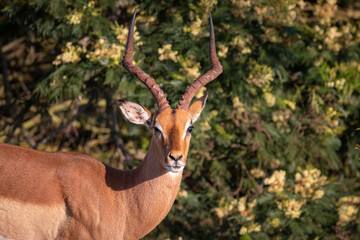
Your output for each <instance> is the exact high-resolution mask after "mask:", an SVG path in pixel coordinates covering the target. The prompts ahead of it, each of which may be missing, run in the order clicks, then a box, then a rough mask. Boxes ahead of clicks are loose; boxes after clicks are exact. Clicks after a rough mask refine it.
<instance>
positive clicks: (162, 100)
mask: <svg viewBox="0 0 360 240" xmlns="http://www.w3.org/2000/svg"><path fill="white" fill-rule="evenodd" d="M136 10H137V9H135V11H134V14H133V16H132V18H131V23H130V27H129V33H128V38H127V43H126V50H125V55H124V58H123V60H122V65H123V67H124V68H125V69H126V70H128V71H129V72H130V73H131V74H132V75H134V76H135V77H137V78H138V79H139V80H140V81H141V82H142V83H144V84H145V86H146V87H147V88H148V89H149V90H150V92H151V94H152V95H153V96H154V98H155V100H156V103H157V105H158V107H159V110H160V111H161V110H164V109H166V108H169V107H170V105H169V102H168V101H167V100H166V96H165V94H164V92H163V91H162V90H161V88H160V87H159V85H158V84H157V83H155V80H154V79H153V78H152V77H150V75H149V74H147V73H146V72H144V71H143V70H141V69H140V68H139V67H137V66H135V65H134V64H133V52H134V51H133V47H134V25H135V17H136Z"/></svg>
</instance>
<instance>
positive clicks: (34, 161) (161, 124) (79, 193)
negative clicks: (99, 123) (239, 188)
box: [0, 10, 222, 240]
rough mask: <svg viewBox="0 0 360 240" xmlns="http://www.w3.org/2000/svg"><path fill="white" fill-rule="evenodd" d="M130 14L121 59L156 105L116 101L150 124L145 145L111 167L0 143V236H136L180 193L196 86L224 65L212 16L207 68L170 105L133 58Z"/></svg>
mask: <svg viewBox="0 0 360 240" xmlns="http://www.w3.org/2000/svg"><path fill="white" fill-rule="evenodd" d="M135 15H136V10H135V12H134V15H133V17H132V20H131V24H130V28H129V35H128V39H127V46H126V52H125V56H124V58H123V66H124V67H125V68H126V69H127V70H128V71H129V72H130V73H131V74H133V75H134V76H135V77H137V78H138V79H139V80H140V81H141V82H143V83H144V84H145V85H146V86H147V87H148V89H149V90H150V92H151V93H152V95H153V96H154V97H155V99H156V102H157V105H158V108H159V110H158V111H157V112H155V113H151V112H150V111H149V110H147V109H146V108H145V107H143V106H141V105H139V104H137V103H134V102H129V101H125V100H118V104H119V107H120V109H121V111H122V113H123V115H124V117H125V118H126V119H128V120H129V121H130V122H132V123H135V124H143V125H146V126H148V127H149V128H150V129H152V130H153V136H152V139H151V143H150V147H149V151H148V153H147V155H146V157H145V159H144V160H143V162H142V164H141V165H140V166H139V167H138V168H136V169H134V170H131V171H120V170H117V169H114V168H111V167H109V166H107V165H105V164H103V163H101V162H99V161H97V160H95V159H93V158H91V157H89V156H87V155H83V154H73V153H64V152H54V153H48V152H42V151H36V150H31V149H25V148H21V147H17V146H13V145H8V144H0V239H1V238H5V239H16V240H22V239H24V240H28V239H36V240H39V239H100V240H107V239H139V238H141V237H143V236H145V235H146V234H147V233H149V232H150V231H151V230H152V229H154V228H155V227H156V226H157V225H158V224H159V223H160V222H161V221H162V219H164V217H165V216H166V215H167V213H168V212H169V210H170V208H171V206H172V205H173V203H174V200H175V197H176V194H177V192H178V189H179V186H180V182H181V177H182V171H183V169H184V166H185V164H186V158H187V154H188V149H189V142H190V138H191V130H192V129H193V123H194V122H195V121H196V120H197V119H198V117H199V115H200V113H201V111H202V109H203V107H204V105H205V102H206V99H207V94H206V95H205V96H203V97H201V98H200V99H198V100H196V101H195V102H194V103H193V104H192V105H191V106H190V107H189V105H190V102H191V100H192V98H193V97H194V95H195V94H196V92H197V91H198V90H199V89H200V88H201V87H202V86H204V85H205V84H207V83H208V82H210V81H212V80H214V79H215V78H216V77H217V76H218V75H219V74H220V73H221V72H222V66H221V64H220V62H219V61H218V59H217V56H216V49H215V39H214V29H213V23H212V19H211V15H210V58H211V65H212V69H211V70H210V71H208V72H207V73H205V74H204V75H202V76H201V77H200V78H198V79H196V80H195V81H194V83H193V84H192V85H191V86H190V87H189V88H188V89H187V90H186V91H185V93H184V95H183V96H182V99H181V100H180V102H179V105H178V107H177V108H176V109H171V107H170V105H169V103H168V101H167V100H166V97H165V95H164V93H163V91H162V90H161V89H160V88H159V85H157V84H156V83H155V81H154V79H153V78H151V77H150V76H149V75H148V74H146V73H145V72H144V71H142V70H141V69H140V68H138V67H137V66H134V65H133V34H134V22H135Z"/></svg>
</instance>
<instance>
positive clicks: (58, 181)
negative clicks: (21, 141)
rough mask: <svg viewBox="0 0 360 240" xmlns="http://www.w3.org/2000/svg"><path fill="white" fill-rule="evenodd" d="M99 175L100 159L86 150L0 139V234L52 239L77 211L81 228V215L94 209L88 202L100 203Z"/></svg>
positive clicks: (93, 215) (101, 171)
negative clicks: (53, 149)
mask: <svg viewBox="0 0 360 240" xmlns="http://www.w3.org/2000/svg"><path fill="white" fill-rule="evenodd" d="M104 176H105V167H104V165H103V164H101V163H100V162H98V161H96V160H95V159H93V158H91V157H88V156H86V155H81V154H71V153H60V152H59V153H47V152H42V151H36V150H31V149H26V148H22V147H17V146H12V145H9V144H3V143H0V237H2V238H5V239H17V240H20V239H57V238H59V237H61V235H59V234H60V232H61V230H64V229H66V228H67V227H69V226H70V225H71V221H74V220H76V217H77V215H79V214H82V215H83V216H78V217H79V221H80V224H79V226H80V227H79V230H78V232H79V234H80V233H81V227H85V225H86V224H85V223H84V224H83V223H81V221H85V220H86V221H88V222H89V220H92V219H89V218H96V215H98V214H97V213H96V209H95V208H94V207H93V206H94V205H97V204H99V202H98V201H96V199H97V198H98V196H99V192H100V191H102V189H104V186H101V184H102V182H104V181H101V179H104ZM105 189H106V188H105ZM84 193H86V194H84ZM75 196H76V198H75ZM87 198H88V199H87ZM85 203H86V204H85ZM80 205H81V208H80ZM76 209H83V211H82V213H79V212H76ZM84 214H85V215H84ZM74 217H75V218H74ZM94 222H96V221H94ZM86 227H87V226H86ZM85 232H86V231H85ZM29 234H32V235H29ZM81 234H85V233H81ZM64 237H65V236H64ZM74 237H75V236H74ZM83 237H85V236H83ZM91 238H92V237H90V239H91ZM82 239H85V238H82Z"/></svg>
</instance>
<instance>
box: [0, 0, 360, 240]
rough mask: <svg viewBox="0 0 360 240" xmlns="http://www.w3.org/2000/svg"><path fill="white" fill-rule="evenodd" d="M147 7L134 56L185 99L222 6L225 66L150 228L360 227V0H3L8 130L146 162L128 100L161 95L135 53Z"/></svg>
mask: <svg viewBox="0 0 360 240" xmlns="http://www.w3.org/2000/svg"><path fill="white" fill-rule="evenodd" d="M135 7H138V8H139V10H138V11H139V12H138V16H137V19H136V35H135V40H136V48H135V57H134V59H135V62H136V64H137V65H139V66H140V67H141V68H142V69H143V70H145V71H146V72H148V73H149V74H150V75H152V76H153V77H154V78H155V79H156V81H157V82H158V83H159V84H160V85H161V87H162V88H163V89H164V91H165V92H166V93H167V96H168V99H169V101H170V102H171V103H172V104H173V106H175V105H176V103H177V101H178V99H179V98H180V96H181V95H182V93H183V92H184V90H185V89H186V87H187V85H188V84H189V83H191V82H192V81H193V80H194V79H195V78H196V77H198V76H200V75H201V74H202V73H204V72H206V71H207V70H208V69H209V68H210V61H209V55H208V54H209V53H208V37H209V26H208V14H209V13H210V12H211V13H212V16H213V19H214V25H215V34H216V41H217V49H218V55H219V59H220V61H221V63H222V65H223V67H224V73H223V74H222V75H221V76H220V77H219V78H218V79H217V80H215V81H214V82H212V83H210V84H209V85H208V86H206V91H208V92H209V93H210V97H209V100H208V103H207V106H206V108H205V110H204V112H203V114H202V116H201V119H200V120H199V122H198V123H196V126H195V127H196V128H195V130H194V132H193V139H192V143H191V147H190V154H189V158H188V165H187V167H186V169H185V171H184V176H183V182H182V185H181V189H180V192H179V195H178V198H177V200H176V202H175V205H174V206H173V208H172V210H171V212H170V214H169V215H168V217H167V218H166V219H165V220H164V221H163V222H162V223H161V225H160V226H158V227H157V228H156V229H155V230H154V231H153V232H152V233H151V234H150V235H149V236H147V237H146V238H145V239H359V236H360V211H359V207H360V195H359V192H360V160H359V151H358V150H359V145H357V144H358V143H360V136H359V131H358V130H357V128H359V120H360V112H359V110H360V96H359V95H360V62H359V58H360V21H359V19H360V3H359V2H358V1H356V0H339V1H337V0H311V1H304V0H280V1H274V0H271V1H263V0H222V1H220V0H187V1H175V0H167V1H165V0H157V1H151V0H145V1H138V2H135V1H131V0H95V1H86V0H74V1H70V0H51V1H50V0H49V1H47V0H13V1H6V0H5V1H1V3H0V8H1V15H0V30H1V37H0V45H1V46H0V49H1V51H0V61H1V75H0V116H1V117H0V142H8V143H11V144H16V145H21V146H25V147H29V148H35V149H41V150H45V151H58V150H62V151H72V152H80V153H86V154H89V155H91V156H93V157H95V158H97V159H98V160H100V161H103V162H105V163H107V164H110V165H112V166H115V167H118V168H120V169H131V168H134V167H136V166H137V165H138V164H139V163H140V161H141V159H142V158H143V157H144V155H145V153H146V151H147V148H148V145H149V141H150V137H151V133H150V132H149V131H148V130H147V129H145V127H140V126H134V125H131V124H130V123H128V122H125V121H124V120H123V119H122V118H121V116H120V112H119V110H118V109H117V106H116V101H115V100H116V99H118V98H126V99H128V100H132V101H136V102H139V103H141V104H143V105H145V106H147V107H149V109H151V110H155V109H156V108H155V101H154V99H152V96H151V94H150V93H149V92H148V90H147V89H146V88H145V87H144V86H143V85H142V84H141V83H140V82H139V81H138V80H136V79H135V78H134V77H133V76H131V75H130V74H129V73H127V72H126V71H125V70H124V69H123V68H122V67H121V61H120V60H121V58H122V55H123V54H124V47H125V42H126V36H127V31H128V24H129V21H130V17H131V14H132V13H133V11H134V9H135ZM203 90H204V91H205V89H203ZM201 94H202V93H199V94H198V96H200V95H201ZM104 204H105V203H104Z"/></svg>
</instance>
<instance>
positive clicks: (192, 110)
mask: <svg viewBox="0 0 360 240" xmlns="http://www.w3.org/2000/svg"><path fill="white" fill-rule="evenodd" d="M208 95H209V94H208V93H205V95H204V96H202V97H201V98H199V99H197V100H196V101H195V102H194V103H193V104H191V106H190V107H189V110H188V113H189V114H190V116H191V119H192V122H193V123H194V122H195V121H196V120H198V118H199V116H200V113H201V111H202V110H203V109H204V107H205V103H206V100H207V98H208Z"/></svg>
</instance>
